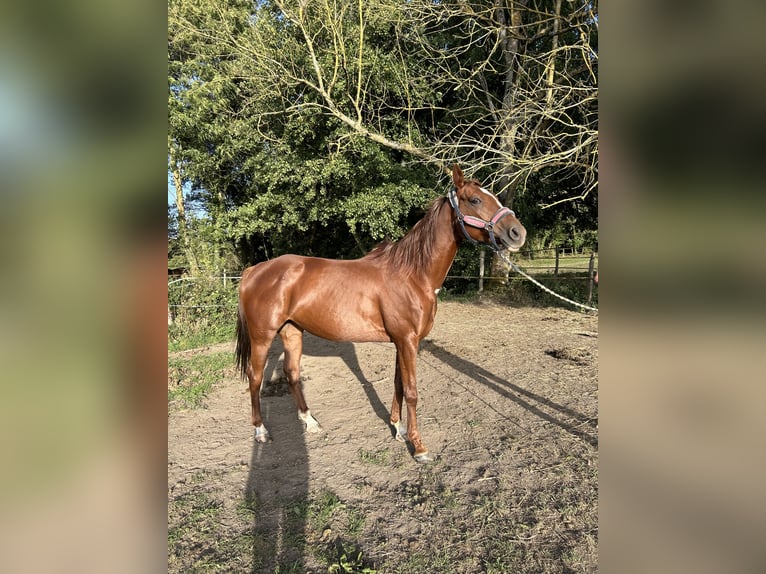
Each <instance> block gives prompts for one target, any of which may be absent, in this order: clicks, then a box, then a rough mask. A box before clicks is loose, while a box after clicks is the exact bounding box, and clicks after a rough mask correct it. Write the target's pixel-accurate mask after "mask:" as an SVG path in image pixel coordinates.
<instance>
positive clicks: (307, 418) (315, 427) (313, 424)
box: [298, 410, 322, 433]
mask: <svg viewBox="0 0 766 574" xmlns="http://www.w3.org/2000/svg"><path fill="white" fill-rule="evenodd" d="M298 418H299V419H301V420H302V421H303V422H304V423H306V432H310V433H316V432H320V431H321V430H322V427H321V426H319V423H318V422H317V420H316V419H315V418H314V417H312V416H311V411H310V410H307V411H306V412H305V413H302V412H300V411H298Z"/></svg>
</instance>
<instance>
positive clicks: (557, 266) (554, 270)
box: [553, 247, 559, 276]
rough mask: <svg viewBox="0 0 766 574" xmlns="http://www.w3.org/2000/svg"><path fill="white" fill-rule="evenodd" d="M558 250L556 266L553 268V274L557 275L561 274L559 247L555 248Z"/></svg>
mask: <svg viewBox="0 0 766 574" xmlns="http://www.w3.org/2000/svg"><path fill="white" fill-rule="evenodd" d="M555 251H556V267H555V268H554V269H553V275H554V276H557V275H558V274H559V248H558V247H556V248H555Z"/></svg>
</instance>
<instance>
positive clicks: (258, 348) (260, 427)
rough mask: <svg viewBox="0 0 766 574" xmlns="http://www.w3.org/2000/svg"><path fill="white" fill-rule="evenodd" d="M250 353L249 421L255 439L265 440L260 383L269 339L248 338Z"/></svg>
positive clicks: (248, 370) (265, 432) (267, 436)
mask: <svg viewBox="0 0 766 574" xmlns="http://www.w3.org/2000/svg"><path fill="white" fill-rule="evenodd" d="M250 345H251V349H252V351H251V355H250V364H249V365H248V366H247V369H246V373H247V379H248V382H249V383H250V404H251V407H252V418H251V421H252V423H253V426H254V427H255V441H256V442H267V441H268V440H269V431H267V430H266V427H265V426H264V424H263V417H262V416H261V383H262V382H263V370H264V368H265V367H266V357H267V356H268V354H269V347H270V346H271V340H270V339H267V340H265V341H260V342H259V341H254V340H252V339H251V340H250Z"/></svg>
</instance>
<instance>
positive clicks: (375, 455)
mask: <svg viewBox="0 0 766 574" xmlns="http://www.w3.org/2000/svg"><path fill="white" fill-rule="evenodd" d="M390 458H391V451H390V449H389V448H388V447H385V448H381V449H378V450H366V449H363V448H360V449H359V459H360V460H361V461H362V462H364V463H367V464H372V465H375V466H385V465H387V464H388V463H389V460H390Z"/></svg>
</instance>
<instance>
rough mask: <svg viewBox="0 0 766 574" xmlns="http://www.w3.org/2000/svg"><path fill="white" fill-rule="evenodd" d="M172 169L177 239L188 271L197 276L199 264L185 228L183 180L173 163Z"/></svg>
mask: <svg viewBox="0 0 766 574" xmlns="http://www.w3.org/2000/svg"><path fill="white" fill-rule="evenodd" d="M172 165H173V167H172V168H171V170H170V173H171V175H172V176H173V185H175V188H176V208H177V209H178V239H179V241H180V242H181V246H182V247H183V250H184V254H185V255H186V261H187V263H188V264H189V271H190V272H191V274H192V275H194V276H196V275H199V262H198V261H197V256H196V255H195V254H194V249H192V246H191V241H190V240H189V230H188V229H187V227H186V206H185V204H184V190H183V178H182V177H181V171H180V170H179V168H178V166H177V165H176V164H175V163H173V164H172Z"/></svg>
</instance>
